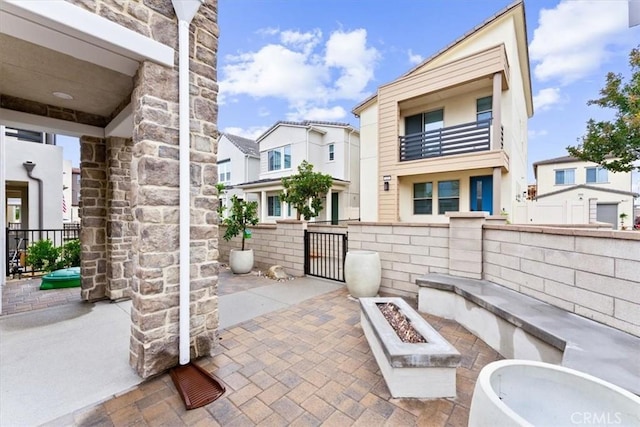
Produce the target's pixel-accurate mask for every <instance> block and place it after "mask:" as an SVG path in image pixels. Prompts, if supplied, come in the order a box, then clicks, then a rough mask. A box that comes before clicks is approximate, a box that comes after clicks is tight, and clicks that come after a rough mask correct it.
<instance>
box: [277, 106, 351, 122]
mask: <svg viewBox="0 0 640 427" xmlns="http://www.w3.org/2000/svg"><path fill="white" fill-rule="evenodd" d="M346 115H347V112H346V110H345V109H344V108H342V107H340V106H336V107H327V108H323V107H311V108H307V107H304V106H302V107H298V108H296V110H295V111H291V112H290V113H288V114H287V120H291V121H301V120H323V121H329V122H335V121H339V120H341V119H343V118H344V117H345V116H346Z"/></svg>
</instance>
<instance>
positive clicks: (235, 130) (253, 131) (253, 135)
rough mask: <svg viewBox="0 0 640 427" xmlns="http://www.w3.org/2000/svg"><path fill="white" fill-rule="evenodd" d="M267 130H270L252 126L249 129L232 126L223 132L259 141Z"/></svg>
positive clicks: (265, 127) (266, 127) (264, 127)
mask: <svg viewBox="0 0 640 427" xmlns="http://www.w3.org/2000/svg"><path fill="white" fill-rule="evenodd" d="M267 129H269V126H252V127H250V128H248V129H244V128H239V127H233V126H230V127H226V128H224V129H223V130H222V132H223V133H230V134H231V135H237V136H242V137H244V138H249V139H253V140H255V139H258V137H259V136H260V135H262V134H263V133H265V132H266V130H267Z"/></svg>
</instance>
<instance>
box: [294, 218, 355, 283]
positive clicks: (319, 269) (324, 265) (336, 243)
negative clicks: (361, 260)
mask: <svg viewBox="0 0 640 427" xmlns="http://www.w3.org/2000/svg"><path fill="white" fill-rule="evenodd" d="M347 242H348V240H347V235H346V234H343V233H322V232H316V231H307V230H305V232H304V273H305V274H307V275H309V276H316V277H322V278H324V279H330V280H337V281H339V282H344V260H345V257H346V255H347Z"/></svg>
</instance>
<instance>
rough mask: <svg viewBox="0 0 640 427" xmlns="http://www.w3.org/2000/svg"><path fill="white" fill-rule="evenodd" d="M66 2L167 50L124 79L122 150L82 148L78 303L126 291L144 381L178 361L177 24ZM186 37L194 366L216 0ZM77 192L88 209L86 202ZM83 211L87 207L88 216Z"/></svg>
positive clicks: (208, 236)
mask: <svg viewBox="0 0 640 427" xmlns="http://www.w3.org/2000/svg"><path fill="white" fill-rule="evenodd" d="M69 2H70V3H72V4H74V5H77V6H79V7H82V8H84V9H86V10H88V11H90V12H92V13H95V14H96V15H99V16H101V17H103V18H105V19H107V20H110V21H113V22H115V23H117V24H119V25H121V26H123V27H126V28H128V29H130V30H133V31H135V32H138V33H140V34H142V35H144V36H146V37H149V38H151V39H153V40H155V41H158V42H160V43H163V44H165V45H168V46H169V47H171V48H173V49H174V51H175V63H174V65H173V66H172V67H166V66H163V65H159V64H157V63H154V62H150V61H146V62H142V63H141V64H140V66H139V68H138V70H137V73H136V75H135V76H134V78H133V92H132V94H131V107H132V116H133V123H134V130H133V134H132V138H131V140H130V141H129V140H127V139H125V140H122V139H117V138H111V139H108V140H107V141H104V140H99V139H92V138H83V139H82V141H83V142H82V147H83V150H84V151H85V154H83V157H82V158H83V163H82V191H83V196H82V199H83V200H82V203H83V213H84V214H83V218H82V222H83V230H82V232H83V237H84V239H83V249H85V251H86V253H85V252H83V261H82V262H83V264H82V266H83V276H87V277H86V278H85V279H83V280H85V281H86V282H87V283H84V282H83V290H82V293H83V298H84V299H88V300H91V299H98V298H103V297H110V298H112V299H113V298H120V297H121V296H127V295H129V294H130V296H131V298H132V302H133V308H132V313H131V318H132V323H133V324H132V336H131V345H130V363H131V365H132V366H133V367H134V368H135V369H136V371H137V372H138V374H139V375H140V376H142V377H144V378H146V377H149V376H152V375H154V374H157V373H159V372H162V371H164V370H165V369H167V368H169V367H172V366H174V365H176V364H177V363H178V353H179V348H178V319H179V307H178V305H179V261H180V260H179V223H180V217H179V188H178V184H179V178H178V177H179V157H180V153H179V149H178V145H179V138H178V127H179V113H178V111H179V100H178V62H177V61H178V30H177V27H178V25H177V19H176V16H175V13H174V10H173V6H172V2H171V0H145V1H144V2H141V1H138V0H116V1H113V0H104V1H103V0H69ZM189 30H190V44H189V46H190V50H189V59H190V63H189V68H190V76H189V78H190V114H191V116H190V148H191V149H190V153H188V154H187V155H188V156H189V157H190V220H191V230H190V240H191V257H190V259H191V266H190V274H191V280H190V287H191V290H190V316H189V318H190V332H191V334H190V336H191V343H190V346H191V357H192V358H197V357H200V356H206V355H210V354H211V352H212V350H213V347H214V346H215V345H216V342H217V332H216V331H217V327H218V315H217V308H218V307H217V303H218V301H217V295H216V284H217V275H218V262H217V259H218V227H217V217H216V213H215V207H216V189H215V186H214V185H215V183H216V181H217V166H216V161H217V157H216V140H217V137H218V132H217V125H216V123H217V111H218V110H217V105H216V100H217V91H218V86H217V82H216V78H217V76H216V52H217V46H218V26H217V1H216V0H206V1H205V2H204V4H202V5H201V6H200V8H199V10H198V13H197V14H196V16H195V17H194V18H193V20H192V22H191V25H190V28H189ZM117 112H118V111H114V113H113V114H112V115H115V114H117ZM85 167H87V169H86V170H85ZM85 188H86V191H89V193H88V194H93V193H95V195H94V197H93V198H94V199H95V201H94V200H92V199H91V198H90V197H88V196H87V197H88V198H87V199H85ZM92 189H94V190H96V191H93V192H91V191H90V190H92ZM88 203H94V204H95V209H94V210H87V209H88V208H89V206H90V205H89V204H88ZM87 221H88V224H87ZM86 225H88V227H85V226H86ZM90 268H94V270H90Z"/></svg>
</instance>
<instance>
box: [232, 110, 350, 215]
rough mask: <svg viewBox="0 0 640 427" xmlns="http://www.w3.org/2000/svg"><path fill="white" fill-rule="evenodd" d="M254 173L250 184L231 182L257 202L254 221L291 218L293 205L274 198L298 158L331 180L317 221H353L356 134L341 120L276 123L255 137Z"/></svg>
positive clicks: (276, 197) (295, 172) (281, 188)
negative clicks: (256, 166) (257, 169)
mask: <svg viewBox="0 0 640 427" xmlns="http://www.w3.org/2000/svg"><path fill="white" fill-rule="evenodd" d="M257 142H258V143H259V144H260V175H259V178H258V179H257V180H255V181H252V182H246V183H244V184H240V185H237V186H236V187H237V188H239V189H242V190H243V191H244V192H245V193H246V194H247V197H248V198H251V197H257V199H258V200H259V205H260V207H259V215H260V222H274V221H276V220H277V219H284V218H296V217H297V214H296V211H295V209H294V208H293V207H291V206H289V205H288V204H286V203H283V202H282V201H281V200H280V193H281V192H282V190H283V186H282V178H283V177H286V176H290V175H295V174H297V173H298V166H299V165H300V163H302V161H303V160H306V161H307V162H309V163H311V164H312V165H313V170H314V172H321V173H324V174H327V175H330V176H331V177H332V178H333V185H332V188H331V190H330V191H329V193H328V194H327V195H326V198H325V200H324V201H323V204H324V209H323V210H322V212H321V213H320V216H319V217H318V218H314V220H317V221H328V222H331V223H333V224H336V223H338V221H340V220H346V219H357V218H358V217H359V214H360V211H359V205H360V181H359V177H360V169H359V153H360V135H359V132H358V130H357V129H354V128H353V127H352V126H351V125H349V124H346V123H334V122H323V121H307V120H306V121H300V122H289V121H278V122H276V123H275V124H274V125H273V126H271V127H270V128H269V129H268V130H267V131H266V132H264V133H263V134H262V135H261V136H260V137H258V139H257Z"/></svg>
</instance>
